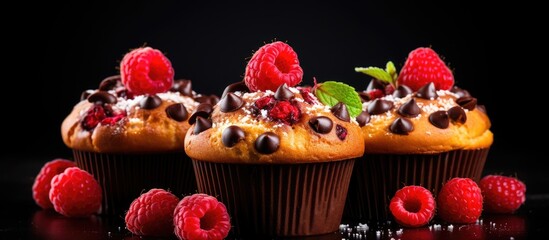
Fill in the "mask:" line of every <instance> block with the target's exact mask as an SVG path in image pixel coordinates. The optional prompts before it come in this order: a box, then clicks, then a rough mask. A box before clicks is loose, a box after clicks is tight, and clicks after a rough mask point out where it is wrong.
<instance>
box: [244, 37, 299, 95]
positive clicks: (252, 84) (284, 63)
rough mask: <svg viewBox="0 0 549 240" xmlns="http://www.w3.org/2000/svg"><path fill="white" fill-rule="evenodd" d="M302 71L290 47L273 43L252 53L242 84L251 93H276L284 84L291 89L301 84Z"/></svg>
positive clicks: (281, 43)
mask: <svg viewBox="0 0 549 240" xmlns="http://www.w3.org/2000/svg"><path fill="white" fill-rule="evenodd" d="M302 77H303V69H301V66H299V59H298V58H297V54H296V53H295V52H294V50H293V49H292V47H290V45H288V44H286V43H283V42H273V43H269V44H266V45H264V46H263V47H261V48H260V49H259V50H257V52H255V53H254V55H253V56H252V59H250V61H249V62H248V65H247V66H246V74H245V76H244V82H245V83H246V86H248V88H249V89H250V90H251V91H258V90H261V91H265V90H271V91H276V89H277V88H278V86H280V85H282V84H284V83H286V84H287V85H288V87H293V86H295V85H297V84H298V83H300V82H301V79H302Z"/></svg>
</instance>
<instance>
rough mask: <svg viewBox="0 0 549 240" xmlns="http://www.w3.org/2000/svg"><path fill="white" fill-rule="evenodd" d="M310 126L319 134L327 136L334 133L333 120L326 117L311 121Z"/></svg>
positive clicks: (315, 118)
mask: <svg viewBox="0 0 549 240" xmlns="http://www.w3.org/2000/svg"><path fill="white" fill-rule="evenodd" d="M309 126H310V127H311V128H312V129H313V130H315V132H317V133H322V134H326V133H329V132H330V131H332V127H333V122H332V119H330V118H328V117H324V116H320V117H312V118H311V119H309Z"/></svg>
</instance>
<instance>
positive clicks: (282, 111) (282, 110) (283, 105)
mask: <svg viewBox="0 0 549 240" xmlns="http://www.w3.org/2000/svg"><path fill="white" fill-rule="evenodd" d="M269 117H270V118H271V119H273V120H277V121H279V122H283V123H285V124H288V125H292V124H294V123H296V122H298V121H299V118H300V117H301V111H299V108H297V107H296V106H294V105H293V104H291V103H290V102H288V101H278V102H277V103H276V104H275V105H274V106H273V108H272V109H271V110H270V111H269Z"/></svg>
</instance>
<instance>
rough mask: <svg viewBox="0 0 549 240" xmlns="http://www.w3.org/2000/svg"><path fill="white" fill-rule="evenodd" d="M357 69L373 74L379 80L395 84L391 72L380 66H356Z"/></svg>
mask: <svg viewBox="0 0 549 240" xmlns="http://www.w3.org/2000/svg"><path fill="white" fill-rule="evenodd" d="M355 71H357V72H361V73H364V74H366V75H370V76H372V77H373V78H375V79H377V80H380V81H383V82H387V83H390V84H393V78H392V77H391V75H390V74H389V73H387V72H386V71H385V70H383V69H381V68H378V67H367V68H363V67H357V68H355Z"/></svg>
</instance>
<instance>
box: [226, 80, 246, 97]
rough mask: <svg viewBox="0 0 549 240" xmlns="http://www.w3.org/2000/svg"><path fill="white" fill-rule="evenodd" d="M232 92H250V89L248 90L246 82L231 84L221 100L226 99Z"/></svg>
mask: <svg viewBox="0 0 549 240" xmlns="http://www.w3.org/2000/svg"><path fill="white" fill-rule="evenodd" d="M230 92H250V89H248V86H246V83H244V81H240V82H235V83H232V84H230V85H229V86H227V87H226V88H225V90H223V94H221V98H224V97H225V95H227V93H230Z"/></svg>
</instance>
